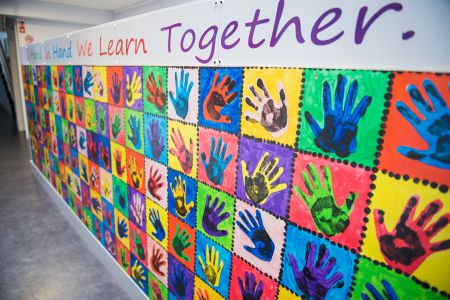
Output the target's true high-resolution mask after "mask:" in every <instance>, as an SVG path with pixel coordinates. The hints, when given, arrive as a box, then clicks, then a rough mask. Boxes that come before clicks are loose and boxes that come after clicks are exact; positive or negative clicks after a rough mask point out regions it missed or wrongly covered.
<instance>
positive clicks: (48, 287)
mask: <svg viewBox="0 0 450 300" xmlns="http://www.w3.org/2000/svg"><path fill="white" fill-rule="evenodd" d="M27 147H28V146H27V141H26V139H25V135H18V134H17V133H16V132H14V130H13V125H12V120H11V119H10V118H9V116H7V115H6V114H5V113H4V112H3V111H2V110H1V109H0V299H2V300H7V299H14V300H21V299H27V300H28V299H31V300H41V299H64V300H68V299H129V297H128V296H127V294H125V292H124V291H123V290H122V289H121V288H120V286H119V285H118V284H117V283H115V282H114V279H113V277H112V275H111V274H110V273H108V271H107V269H106V268H105V267H104V266H103V265H102V264H101V262H100V261H99V260H98V259H97V258H96V257H95V256H94V254H92V253H91V252H89V250H88V248H87V246H86V245H85V244H84V242H83V240H82V239H81V238H80V237H79V236H78V235H77V233H76V232H75V231H74V230H73V229H72V228H71V227H70V225H69V223H68V222H67V221H66V219H64V218H63V217H62V215H61V214H60V212H59V210H58V208H57V207H56V206H55V204H54V203H53V202H52V200H50V199H49V198H48V196H47V195H46V193H45V192H44V190H43V189H42V188H41V187H40V186H39V184H38V182H37V180H36V179H35V178H34V177H33V175H32V173H31V167H30V163H29V156H28V148H27Z"/></svg>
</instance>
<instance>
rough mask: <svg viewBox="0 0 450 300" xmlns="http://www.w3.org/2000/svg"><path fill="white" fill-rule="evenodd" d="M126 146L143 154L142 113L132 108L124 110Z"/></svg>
mask: <svg viewBox="0 0 450 300" xmlns="http://www.w3.org/2000/svg"><path fill="white" fill-rule="evenodd" d="M124 120H125V141H126V143H125V144H126V146H127V147H128V148H130V149H131V150H133V151H136V152H138V153H141V154H144V114H143V113H142V112H138V111H135V110H132V109H128V108H126V109H125V110H124Z"/></svg>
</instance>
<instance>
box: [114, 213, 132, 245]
mask: <svg viewBox="0 0 450 300" xmlns="http://www.w3.org/2000/svg"><path fill="white" fill-rule="evenodd" d="M114 219H115V220H114V227H115V232H116V238H117V239H119V241H120V242H121V243H122V244H123V245H124V246H125V247H126V248H127V249H128V250H130V234H131V229H130V222H129V221H128V218H126V217H125V216H124V215H123V214H122V213H121V212H120V210H118V209H117V208H114ZM122 220H124V222H125V224H126V227H127V229H128V235H127V236H125V237H122V238H121V237H120V236H119V223H120V222H122Z"/></svg>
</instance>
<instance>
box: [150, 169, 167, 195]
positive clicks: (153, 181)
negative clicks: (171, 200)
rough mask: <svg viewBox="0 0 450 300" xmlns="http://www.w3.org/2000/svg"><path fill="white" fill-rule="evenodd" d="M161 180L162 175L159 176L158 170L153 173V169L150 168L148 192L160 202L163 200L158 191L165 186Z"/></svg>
mask: <svg viewBox="0 0 450 300" xmlns="http://www.w3.org/2000/svg"><path fill="white" fill-rule="evenodd" d="M161 179H162V175H161V174H158V169H155V172H153V167H150V170H149V177H148V181H147V188H148V192H149V193H150V195H152V196H153V197H155V198H156V199H158V200H159V201H161V200H162V197H161V196H160V195H159V194H158V190H159V189H160V188H162V187H163V186H164V183H163V182H162V181H161Z"/></svg>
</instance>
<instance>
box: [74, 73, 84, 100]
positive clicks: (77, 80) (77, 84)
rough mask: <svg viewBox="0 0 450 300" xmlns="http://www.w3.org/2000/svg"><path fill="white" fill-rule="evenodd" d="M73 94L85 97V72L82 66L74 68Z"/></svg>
mask: <svg viewBox="0 0 450 300" xmlns="http://www.w3.org/2000/svg"><path fill="white" fill-rule="evenodd" d="M73 93H74V95H75V96H78V97H83V72H82V68H81V66H73Z"/></svg>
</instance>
